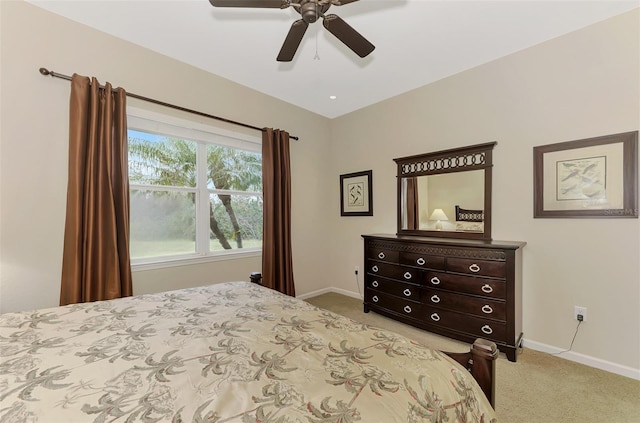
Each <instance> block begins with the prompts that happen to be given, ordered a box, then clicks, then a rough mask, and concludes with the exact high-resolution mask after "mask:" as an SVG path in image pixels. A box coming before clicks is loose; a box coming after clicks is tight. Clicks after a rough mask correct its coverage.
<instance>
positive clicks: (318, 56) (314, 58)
mask: <svg viewBox="0 0 640 423" xmlns="http://www.w3.org/2000/svg"><path fill="white" fill-rule="evenodd" d="M318 32H320V31H316V55H315V56H313V60H320V55H318Z"/></svg>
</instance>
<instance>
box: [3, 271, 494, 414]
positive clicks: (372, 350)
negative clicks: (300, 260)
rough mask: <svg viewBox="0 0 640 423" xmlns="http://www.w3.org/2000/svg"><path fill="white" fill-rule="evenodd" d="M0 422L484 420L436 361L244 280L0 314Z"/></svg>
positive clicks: (470, 392)
mask: <svg viewBox="0 0 640 423" xmlns="http://www.w3.org/2000/svg"><path fill="white" fill-rule="evenodd" d="M0 359H1V362H0V422H2V423H5V422H47V423H49V422H52V423H57V422H60V423H69V422H91V421H93V422H123V423H125V422H126V423H128V422H138V421H139V422H160V421H162V422H176V423H178V422H208V423H223V422H241V423H248V422H256V423H257V422H261V423H262V422H264V423H266V422H272V423H293V422H304V423H338V422H341V423H351V422H357V421H361V422H365V423H372V422H385V423H387V422H487V423H488V422H492V421H495V413H494V411H493V409H492V408H491V406H490V405H489V403H488V402H487V400H486V399H485V397H484V395H483V394H482V392H481V390H480V388H479V387H478V386H477V385H476V383H475V381H474V380H473V379H472V378H471V376H470V375H469V374H468V373H467V372H466V371H465V370H464V369H463V368H462V367H460V366H459V365H458V364H457V363H455V362H453V361H452V360H450V359H449V358H448V357H447V356H446V355H444V354H443V353H440V352H438V351H435V350H431V349H429V348H427V347H425V346H422V345H419V344H417V343H415V342H412V341H410V340H408V339H406V338H404V337H402V336H399V335H397V334H394V333H391V332H388V331H384V330H380V329H377V328H374V327H371V326H367V325H364V324H361V323H357V322H355V321H353V320H350V319H347V318H345V317H342V316H339V315H336V314H334V313H331V312H328V311H326V310H322V309H319V308H316V307H314V306H311V305H309V304H308V303H306V302H304V301H301V300H297V299H295V298H291V297H287V296H284V295H282V294H280V293H278V292H275V291H272V290H269V289H267V288H263V287H260V286H257V285H254V284H250V283H248V282H230V283H225V284H217V285H211V286H205V287H199V288H189V289H184V290H178V291H171V292H165V293H160V294H155V295H140V296H136V297H129V298H123V299H118V300H113V301H101V302H95V303H86V304H78V305H70V306H65V307H55V308H49V309H42V310H36V311H28V312H20V313H6V314H3V315H0Z"/></svg>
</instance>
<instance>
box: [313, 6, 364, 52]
mask: <svg viewBox="0 0 640 423" xmlns="http://www.w3.org/2000/svg"><path fill="white" fill-rule="evenodd" d="M322 25H323V26H324V27H325V28H327V31H329V32H330V33H332V34H333V35H335V36H336V38H337V39H339V40H340V41H342V42H343V43H344V44H345V45H346V46H347V47H349V48H350V49H351V50H353V52H354V53H355V54H357V55H358V56H360V57H366V56H368V55H369V53H371V52H372V51H373V50H374V49H375V48H376V47H375V46H374V45H373V44H371V43H370V42H369V41H368V40H367V39H366V38H364V37H363V36H362V35H360V33H359V32H358V31H356V30H355V29H353V28H352V27H351V26H350V25H349V24H348V23H346V22H345V21H343V20H342V19H341V18H340V17H339V16H336V15H325V17H324V20H323V21H322Z"/></svg>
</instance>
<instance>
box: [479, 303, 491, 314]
mask: <svg viewBox="0 0 640 423" xmlns="http://www.w3.org/2000/svg"><path fill="white" fill-rule="evenodd" d="M482 312H483V313H485V314H491V313H493V309H492V308H491V306H490V305H489V304H485V305H483V306H482Z"/></svg>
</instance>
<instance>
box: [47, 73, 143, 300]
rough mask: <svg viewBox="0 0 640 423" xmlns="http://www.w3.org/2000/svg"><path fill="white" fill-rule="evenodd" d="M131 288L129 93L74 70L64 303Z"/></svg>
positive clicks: (122, 293) (126, 293) (126, 292)
mask: <svg viewBox="0 0 640 423" xmlns="http://www.w3.org/2000/svg"><path fill="white" fill-rule="evenodd" d="M132 292H133V289H132V283H131V265H130V258H129V177H128V152H127V119H126V93H125V91H124V90H123V89H122V88H117V89H116V90H112V87H111V84H109V83H107V84H106V85H105V86H104V87H101V86H100V84H99V83H98V81H97V79H96V78H92V79H91V82H90V81H89V78H87V77H84V76H79V75H76V74H74V75H73V77H72V80H71V99H70V109H69V181H68V185H67V217H66V223H65V232H64V252H63V257H62V287H61V291H60V305H65V304H74V303H80V302H88V301H97V300H108V299H113V298H119V297H125V296H130V295H132Z"/></svg>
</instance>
